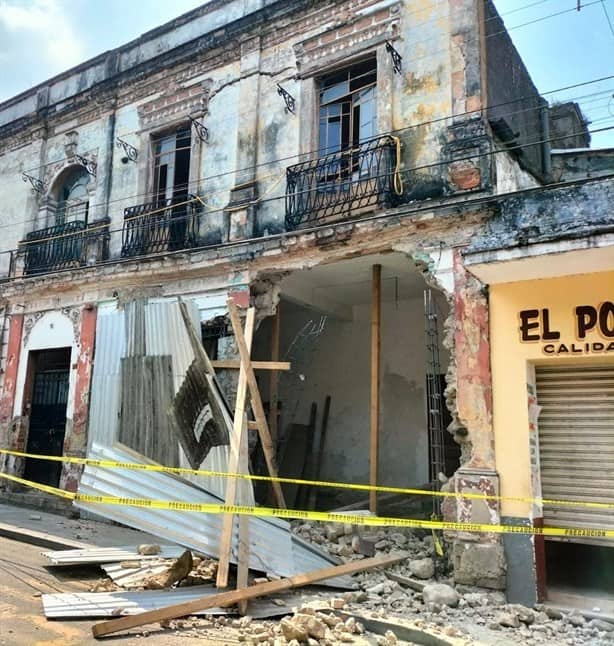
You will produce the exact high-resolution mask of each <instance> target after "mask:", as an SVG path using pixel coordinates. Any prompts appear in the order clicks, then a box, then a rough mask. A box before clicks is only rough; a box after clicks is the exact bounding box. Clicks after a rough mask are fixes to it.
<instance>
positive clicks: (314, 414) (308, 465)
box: [295, 402, 318, 509]
mask: <svg viewBox="0 0 614 646" xmlns="http://www.w3.org/2000/svg"><path fill="white" fill-rule="evenodd" d="M317 418H318V405H317V404H316V403H315V402H312V404H311V411H310V413H309V424H308V425H307V448H306V450H305V457H304V460H303V468H302V470H301V480H310V479H311V474H312V470H313V444H314V442H315V436H316V422H317ZM312 488H313V487H309V488H308V487H307V485H304V484H301V485H299V486H298V489H297V492H296V501H295V504H296V507H295V508H296V509H303V506H304V505H306V504H307V497H308V496H309V491H310V489H312Z"/></svg>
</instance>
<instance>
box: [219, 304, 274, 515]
mask: <svg viewBox="0 0 614 646" xmlns="http://www.w3.org/2000/svg"><path fill="white" fill-rule="evenodd" d="M228 314H229V315H230V322H231V323H232V328H233V330H234V333H235V339H236V341H237V346H238V348H239V354H240V355H241V363H242V364H243V365H244V366H245V376H246V377H247V385H248V386H249V392H250V396H251V401H252V409H253V411H254V415H255V417H256V422H257V423H258V435H259V437H260V444H261V445H262V452H263V453H264V459H265V461H266V465H267V469H268V471H269V475H270V476H272V477H273V478H277V477H278V470H277V458H276V457H275V449H274V448H273V442H272V441H271V435H270V433H269V425H268V424H267V421H266V415H265V414H264V407H263V406H262V399H261V398H260V390H259V389H258V382H257V381H256V375H255V374H254V369H253V368H252V363H251V359H250V357H249V351H248V349H247V346H246V344H245V338H244V337H243V330H242V329H241V321H240V320H239V312H238V310H237V306H236V305H235V302H234V301H233V300H232V298H229V299H228ZM271 486H272V487H273V493H274V494H275V500H276V502H277V505H278V506H279V507H280V508H282V509H285V507H286V502H285V500H284V494H283V491H282V490H281V486H280V484H279V482H271Z"/></svg>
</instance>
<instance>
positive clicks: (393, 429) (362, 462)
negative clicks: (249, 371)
mask: <svg viewBox="0 0 614 646" xmlns="http://www.w3.org/2000/svg"><path fill="white" fill-rule="evenodd" d="M374 265H381V315H380V320H381V328H380V339H381V340H380V344H381V350H380V352H381V356H380V379H379V382H380V385H379V394H380V415H379V419H380V430H379V442H378V444H379V459H378V479H377V483H378V484H380V485H388V486H395V487H426V486H428V483H429V479H430V472H431V471H432V469H431V465H430V462H431V455H430V452H429V433H428V428H427V423H428V422H427V391H428V389H427V363H428V356H427V355H428V353H427V335H426V334H425V290H430V291H431V294H432V299H431V302H432V307H433V311H434V312H436V316H435V321H434V327H435V334H434V336H433V342H434V343H435V344H437V345H438V350H439V352H438V354H439V362H438V367H437V369H438V370H439V374H438V375H435V376H433V377H432V380H431V390H433V389H432V384H434V383H437V389H436V390H437V391H438V392H439V393H440V397H441V415H442V420H441V427H442V428H443V431H444V433H443V437H444V442H445V447H444V449H445V460H444V461H445V462H446V464H445V465H444V468H443V470H444V471H447V472H448V473H447V475H451V473H452V472H453V471H454V470H455V468H457V467H458V463H459V455H460V450H459V448H458V446H457V445H456V444H455V442H454V440H453V438H452V436H451V435H450V434H449V433H448V432H447V430H446V427H447V424H448V423H449V414H448V411H447V409H446V406H445V402H444V401H443V390H444V389H445V373H446V371H447V368H448V363H449V352H448V350H447V349H446V348H445V347H444V344H443V338H444V330H443V326H444V322H445V319H446V317H447V315H448V311H449V306H448V303H447V300H446V298H445V296H444V294H443V293H441V292H439V291H438V290H436V289H433V288H430V287H429V286H428V285H427V283H426V282H425V280H424V277H423V276H422V274H421V272H420V271H419V269H418V268H417V267H416V266H415V263H414V262H413V261H412V260H411V259H409V258H408V257H407V256H405V255H404V254H401V253H389V254H379V255H372V256H363V257H360V258H356V259H351V260H345V261H341V262H337V263H331V264H326V265H320V266H317V267H315V268H312V269H309V270H299V271H295V272H293V273H291V274H289V275H288V276H286V277H285V278H284V279H283V280H282V283H281V294H280V303H279V306H278V309H279V326H280V332H279V359H280V360H282V361H289V362H290V363H291V364H292V369H291V370H290V371H288V372H280V373H279V386H278V391H279V393H278V399H279V409H278V410H279V414H278V438H279V442H278V462H279V466H280V474H281V475H282V476H286V477H297V478H301V477H303V478H307V479H320V480H328V481H342V482H353V483H369V456H370V411H371V399H370V388H371V377H372V373H371V354H370V347H371V334H372V297H373V281H372V272H373V266H374ZM274 323H275V322H274V317H269V318H267V319H265V320H264V321H263V322H262V323H261V325H260V326H259V328H258V331H257V333H256V336H255V341H254V351H253V356H254V358H255V359H256V360H266V359H270V358H271V357H272V356H274V354H275V353H274V348H273V347H272V338H273V337H274V335H273V334H272V331H273V326H274ZM259 383H260V388H261V391H262V396H263V400H264V401H265V402H268V401H269V400H270V386H271V380H270V378H269V375H260V376H259ZM327 401H328V403H327ZM429 405H430V406H431V407H432V402H431V404H429ZM323 430H324V445H323V449H320V443H321V437H322V431H323ZM320 451H321V453H320ZM320 456H321V457H320ZM306 489H311V487H307V488H306ZM285 493H286V498H287V503H288V506H290V507H296V506H297V505H298V506H300V504H301V503H302V504H309V503H311V504H316V503H317V508H319V509H324V508H329V509H330V508H334V507H338V506H343V505H348V504H352V503H356V502H359V501H361V500H364V499H365V498H366V497H367V495H366V494H367V492H362V491H351V490H339V489H332V488H330V489H329V488H326V489H324V488H321V489H320V490H319V491H317V499H316V498H315V497H314V496H313V494H312V496H311V498H310V497H309V492H307V491H301V488H300V487H299V486H297V485H287V486H286V491H285ZM414 502H419V501H414ZM421 502H422V503H424V502H426V503H428V504H430V502H429V500H428V499H424V500H423V501H421ZM414 511H415V510H414Z"/></svg>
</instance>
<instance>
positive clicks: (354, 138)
mask: <svg viewBox="0 0 614 646" xmlns="http://www.w3.org/2000/svg"><path fill="white" fill-rule="evenodd" d="M376 131H377V69H376V61H375V59H374V58H371V59H369V60H367V61H363V62H362V63H357V64H356V65H352V66H351V67H348V68H346V69H344V70H341V71H338V72H334V73H332V74H329V75H327V76H325V77H323V78H322V80H321V81H320V130H319V151H320V156H321V157H322V156H324V155H328V154H330V153H336V152H340V151H342V150H347V149H348V148H353V147H357V146H359V145H360V144H361V143H362V142H364V141H366V140H368V139H370V138H371V137H374V136H375V134H376Z"/></svg>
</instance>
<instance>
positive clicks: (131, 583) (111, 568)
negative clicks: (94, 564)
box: [100, 560, 173, 590]
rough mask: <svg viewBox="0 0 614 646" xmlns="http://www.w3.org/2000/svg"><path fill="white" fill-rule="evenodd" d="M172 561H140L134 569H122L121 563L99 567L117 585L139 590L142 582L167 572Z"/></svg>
mask: <svg viewBox="0 0 614 646" xmlns="http://www.w3.org/2000/svg"><path fill="white" fill-rule="evenodd" d="M171 563H173V561H166V562H164V561H155V560H154V561H151V560H150V561H141V565H140V566H139V567H136V568H126V567H122V564H121V563H107V564H105V565H101V566H100V567H101V568H102V569H103V570H104V571H105V572H106V574H107V576H108V577H109V578H110V579H111V580H112V581H113V582H114V583H116V584H117V585H119V586H121V587H122V588H125V589H126V590H128V589H130V588H139V587H141V586H142V585H143V580H144V579H147V578H149V577H150V576H155V575H157V574H162V573H164V572H166V571H167V570H168V568H169V567H170V564H171Z"/></svg>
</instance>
